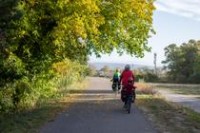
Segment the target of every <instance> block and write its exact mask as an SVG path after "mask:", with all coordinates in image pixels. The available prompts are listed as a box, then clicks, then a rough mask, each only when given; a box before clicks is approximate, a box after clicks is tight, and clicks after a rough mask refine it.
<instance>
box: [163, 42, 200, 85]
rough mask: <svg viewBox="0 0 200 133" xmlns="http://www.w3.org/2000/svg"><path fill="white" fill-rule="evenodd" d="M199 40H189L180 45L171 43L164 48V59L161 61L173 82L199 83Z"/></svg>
mask: <svg viewBox="0 0 200 133" xmlns="http://www.w3.org/2000/svg"><path fill="white" fill-rule="evenodd" d="M199 51H200V41H196V40H190V41H189V42H187V43H183V44H181V45H180V46H177V45H176V44H171V45H169V46H167V47H166V48H165V56H166V60H164V61H163V62H162V63H163V64H165V68H166V69H167V71H168V76H169V77H170V79H171V80H172V81H175V82H191V83H199V80H198V79H199V77H200V52H199Z"/></svg>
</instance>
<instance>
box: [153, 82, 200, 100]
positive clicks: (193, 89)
mask: <svg viewBox="0 0 200 133" xmlns="http://www.w3.org/2000/svg"><path fill="white" fill-rule="evenodd" d="M155 87H156V88H158V89H165V90H170V91H172V92H174V93H176V94H183V95H200V85H199V86H188V85H187V86H184V85H180V86H178V85H174V86H173V85H171V86H168V85H165V84H163V85H156V86H155ZM199 98H200V96H199Z"/></svg>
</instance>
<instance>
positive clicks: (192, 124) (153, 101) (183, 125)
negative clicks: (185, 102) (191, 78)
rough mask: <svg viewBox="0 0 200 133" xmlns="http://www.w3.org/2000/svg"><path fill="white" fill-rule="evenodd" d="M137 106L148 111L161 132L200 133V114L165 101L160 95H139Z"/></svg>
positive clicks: (145, 111)
mask: <svg viewBox="0 0 200 133" xmlns="http://www.w3.org/2000/svg"><path fill="white" fill-rule="evenodd" d="M136 106H137V107H138V108H140V109H141V110H142V111H144V113H146V114H147V115H148V116H149V118H150V120H152V121H153V123H155V126H156V128H157V129H158V130H159V131H160V132H169V133H199V132H200V124H199V123H200V114H199V113H196V112H194V111H192V110H190V109H188V108H185V107H182V106H179V105H177V104H173V103H170V102H167V101H165V100H164V99H163V98H162V97H160V96H153V95H139V96H138V97H137V102H136Z"/></svg>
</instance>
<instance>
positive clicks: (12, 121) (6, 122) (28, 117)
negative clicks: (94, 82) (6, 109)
mask: <svg viewBox="0 0 200 133" xmlns="http://www.w3.org/2000/svg"><path fill="white" fill-rule="evenodd" d="M86 86H87V81H84V82H82V83H76V84H74V85H72V86H71V87H70V88H69V91H66V92H65V94H64V95H63V97H62V98H59V99H58V98H57V99H53V100H51V101H48V102H45V103H42V104H40V106H38V107H36V108H35V109H32V110H29V111H25V112H20V113H9V114H0V132H1V133H37V132H38V131H39V128H40V127H41V126H42V125H44V124H45V123H46V122H48V121H53V119H54V118H55V117H56V116H57V115H58V114H59V113H60V112H62V111H64V110H65V109H66V108H67V107H69V106H70V104H71V103H72V101H73V100H75V96H73V95H70V91H72V90H77V91H80V92H81V91H83V90H84V88H86ZM72 88H73V89H72ZM69 101H70V102H69Z"/></svg>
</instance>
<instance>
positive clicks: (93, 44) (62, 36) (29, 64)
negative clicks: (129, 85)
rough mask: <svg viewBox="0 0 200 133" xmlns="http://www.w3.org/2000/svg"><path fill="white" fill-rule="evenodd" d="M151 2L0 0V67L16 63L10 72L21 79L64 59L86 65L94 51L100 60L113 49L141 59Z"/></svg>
mask: <svg viewBox="0 0 200 133" xmlns="http://www.w3.org/2000/svg"><path fill="white" fill-rule="evenodd" d="M153 2H154V0H42V1H41V0H28V1H27V0H0V7H1V11H0V51H1V53H0V55H1V56H0V60H1V61H2V62H3V63H0V66H1V68H2V69H4V70H5V71H7V70H8V69H9V68H8V66H6V65H5V64H6V62H9V61H10V60H12V59H14V60H17V62H13V63H11V65H13V66H12V67H13V68H17V69H13V70H12V71H11V72H10V73H15V75H16V73H18V74H17V75H16V77H20V75H24V74H30V73H31V74H37V73H40V72H41V71H46V70H48V68H49V67H51V66H52V64H53V63H55V62H59V61H62V60H64V59H65V58H68V59H70V60H72V61H78V62H80V63H86V62H87V59H88V55H89V54H91V53H92V52H94V53H95V54H96V55H97V56H99V55H100V53H110V52H112V51H113V49H117V51H118V53H120V54H121V53H123V52H125V51H126V52H127V53H129V54H131V55H135V56H143V53H144V51H148V50H150V48H149V47H148V46H147V39H148V37H149V35H150V34H151V33H153V29H152V15H153V10H154V5H153ZM18 69H19V70H18ZM22 69H23V70H22ZM0 73H1V72H0ZM1 74H2V73H1Z"/></svg>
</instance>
